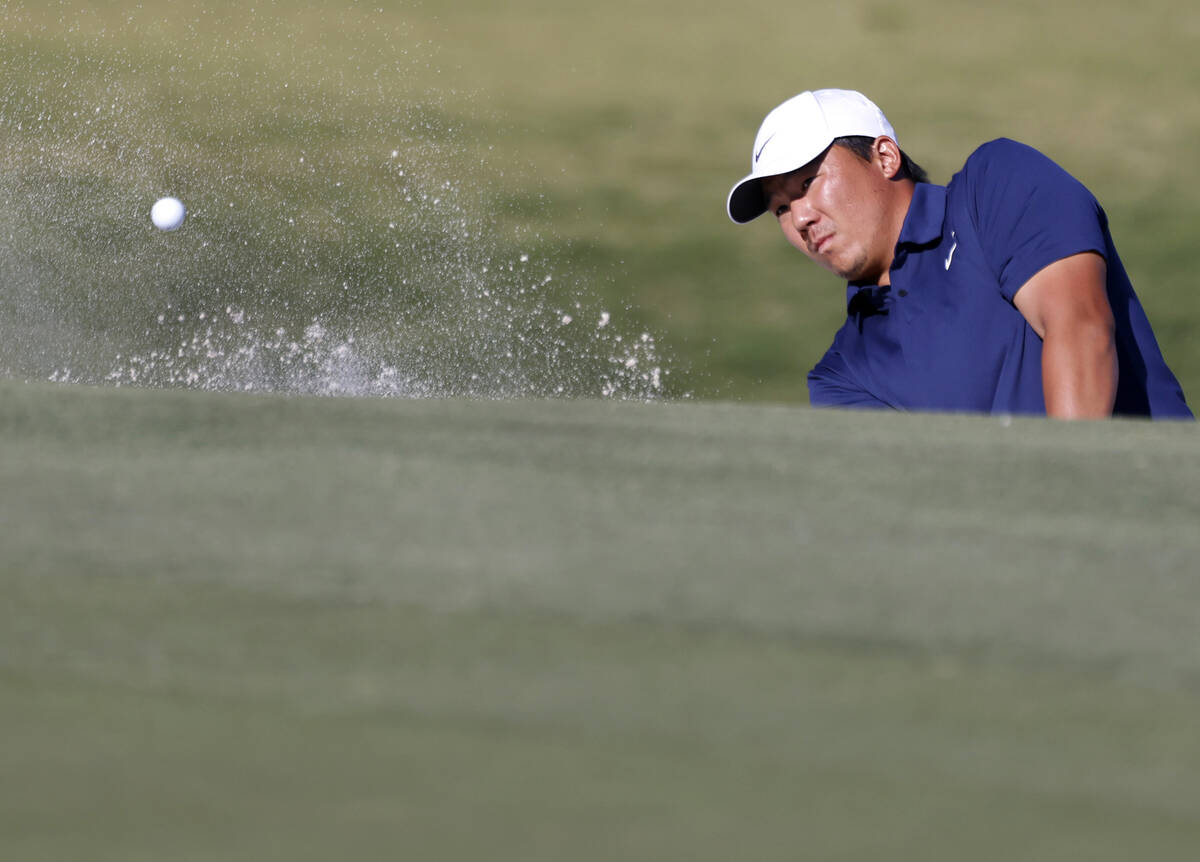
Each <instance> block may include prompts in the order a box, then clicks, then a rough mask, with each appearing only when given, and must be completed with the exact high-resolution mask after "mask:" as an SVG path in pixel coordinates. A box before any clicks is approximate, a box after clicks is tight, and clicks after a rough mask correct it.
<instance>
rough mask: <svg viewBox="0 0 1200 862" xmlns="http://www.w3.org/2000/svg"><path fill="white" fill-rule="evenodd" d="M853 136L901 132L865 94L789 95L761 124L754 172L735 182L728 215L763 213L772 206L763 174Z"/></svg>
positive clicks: (744, 217)
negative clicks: (766, 199) (765, 198)
mask: <svg viewBox="0 0 1200 862" xmlns="http://www.w3.org/2000/svg"><path fill="white" fill-rule="evenodd" d="M852 135H865V136H866V137H869V138H878V137H880V136H886V137H889V138H891V139H892V140H893V141H896V132H895V130H893V129H892V124H891V123H889V122H888V121H887V117H885V116H884V115H883V111H881V110H879V108H878V107H877V106H876V105H875V103H874V102H872V101H871V100H870V99H868V98H867V97H866V96H864V95H863V94H862V93H858V92H855V91H854V90H806V91H805V92H803V93H801V94H800V95H798V96H793V97H792V98H790V99H788V100H787V101H786V102H784V103H783V104H782V105H780V106H779V107H777V108H775V109H774V110H773V111H771V113H769V114H767V116H766V119H764V120H763V122H762V125H761V126H759V127H758V136H757V137H755V139H754V151H753V152H752V153H751V159H750V168H751V170H750V173H749V175H747V176H746V177H744V178H743V179H741V180H739V181H738V184H737V185H735V186H734V187H733V189H732V190H731V191H730V192H729V200H728V201H727V202H726V204H725V207H726V209H727V210H728V212H729V217H730V218H731V219H733V220H734V221H735V222H737V223H738V224H745V223H746V222H748V221H751V220H753V219H756V218H758V217H759V216H760V215H762V214H763V213H764V212H766V210H767V204H766V201H765V200H763V193H762V178H763V177H773V176H776V175H778V174H787V173H791V172H792V171H794V170H796V169H797V168H802V167H804V166H805V165H807V164H808V163H809V162H811V161H812V160H813V159H815V158H816V157H817V156H819V155H821V153H823V152H825V150H826V149H828V148H829V145H830V144H832V143H833V141H834V139H835V138H842V137H848V136H852ZM897 143H899V141H897Z"/></svg>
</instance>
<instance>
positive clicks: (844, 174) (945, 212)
mask: <svg viewBox="0 0 1200 862" xmlns="http://www.w3.org/2000/svg"><path fill="white" fill-rule="evenodd" d="M751 167H752V170H751V172H750V174H749V175H748V176H746V177H744V178H743V179H742V180H740V181H739V182H738V183H737V184H736V185H735V186H734V187H733V189H732V191H731V192H730V193H729V198H728V201H727V203H726V207H727V211H728V213H729V217H730V218H731V219H733V221H735V222H737V223H740V224H744V223H746V222H749V221H751V220H752V219H754V218H757V217H758V216H759V215H761V214H762V213H764V212H769V213H771V214H772V215H774V216H775V218H776V219H777V220H778V222H779V226H780V227H781V228H782V230H783V234H784V236H785V237H786V238H787V240H788V241H789V242H790V243H791V244H792V245H794V246H795V247H796V248H798V249H799V250H800V251H802V252H804V254H806V255H807V256H808V257H809V258H811V259H812V260H813V261H815V262H816V263H818V264H820V265H821V266H823V267H825V268H826V269H829V270H831V271H832V272H834V273H836V274H837V275H838V276H840V277H842V278H844V279H846V280H847V282H848V287H847V311H848V314H847V319H846V322H845V324H844V325H843V326H842V328H841V329H840V330H839V331H838V333H837V335H836V337H835V338H834V341H833V345H832V346H831V347H830V348H829V351H828V352H827V353H826V354H825V356H824V358H822V360H821V361H820V362H819V363H818V364H817V366H816V367H815V368H814V369H813V370H812V371H811V372H810V373H809V377H808V385H809V397H810V401H811V402H812V403H813V404H814V405H819V406H842V407H892V408H898V409H909V410H956V411H978V412H992V413H1034V414H1042V413H1045V414H1048V415H1050V416H1056V417H1062V418H1098V417H1104V416H1110V415H1112V414H1114V413H1116V414H1125V415H1138V416H1151V417H1154V418H1180V419H1185V418H1191V416H1192V414H1191V411H1190V410H1189V409H1188V406H1187V404H1186V402H1185V401H1184V397H1183V391H1182V390H1181V389H1180V386H1179V383H1178V382H1177V381H1176V379H1175V376H1174V375H1173V374H1172V373H1171V370H1170V369H1169V368H1168V367H1167V365H1166V362H1165V361H1164V360H1163V357H1162V353H1161V352H1160V350H1159V348H1158V344H1157V342H1156V341H1155V338H1154V333H1153V332H1152V330H1151V328H1150V324H1149V321H1148V320H1147V319H1146V315H1145V313H1144V312H1143V311H1142V307H1141V304H1140V303H1139V302H1138V299H1137V297H1136V296H1135V294H1134V292H1133V287H1132V286H1131V285H1130V282H1129V278H1128V276H1127V275H1126V274H1125V269H1124V267H1123V266H1122V265H1121V260H1120V258H1119V257H1118V256H1117V252H1116V249H1115V247H1114V246H1113V241H1112V237H1111V235H1110V234H1109V230H1108V220H1107V218H1106V216H1105V214H1104V211H1103V210H1102V209H1101V208H1100V206H1099V204H1098V203H1097V202H1096V199H1095V198H1094V197H1093V196H1092V195H1091V193H1090V192H1088V190H1087V189H1085V188H1084V187H1083V186H1082V185H1081V184H1080V183H1079V182H1078V181H1076V180H1075V179H1073V178H1072V177H1071V176H1070V175H1069V174H1067V173H1066V172H1065V171H1064V170H1063V169H1062V168H1060V167H1059V166H1058V165H1056V164H1054V163H1053V162H1052V161H1050V160H1049V159H1048V158H1046V157H1045V156H1043V155H1041V154H1040V153H1038V152H1037V151H1035V150H1033V149H1031V148H1029V147H1027V146H1024V145H1023V144H1018V143H1016V142H1014V141H1009V140H1003V139H1002V140H997V141H992V142H991V143H988V144H985V145H984V146H982V147H980V148H979V149H978V150H976V151H975V152H974V153H973V154H972V155H971V156H970V158H968V159H967V162H966V164H965V165H964V167H963V169H962V170H961V171H960V172H959V173H958V174H956V175H955V176H954V178H953V179H952V180H951V181H950V183H949V185H948V186H944V187H943V186H936V185H931V184H930V183H929V182H928V181H927V180H926V178H925V175H924V171H922V170H921V169H920V167H918V166H917V165H916V164H915V163H914V162H913V161H912V160H911V159H909V158H908V156H907V155H906V154H905V153H904V152H903V151H902V150H901V149H900V145H899V144H898V142H897V139H896V133H895V131H894V130H893V129H892V126H891V124H890V123H888V121H887V118H886V117H885V116H884V115H883V112H882V111H880V110H879V108H878V107H876V106H875V105H874V103H872V102H871V101H870V100H869V99H867V98H866V97H865V96H863V95H862V94H861V93H856V92H853V91H849V90H817V91H814V92H804V93H801V94H800V95H798V96H795V97H794V98H792V99H789V100H788V101H786V102H784V103H783V104H782V105H780V106H778V107H777V108H775V109H774V110H773V111H771V113H770V114H768V115H767V117H766V119H765V120H764V121H763V123H762V126H761V127H760V128H759V130H758V136H757V138H756V139H755V141H754V150H753V154H752V162H751Z"/></svg>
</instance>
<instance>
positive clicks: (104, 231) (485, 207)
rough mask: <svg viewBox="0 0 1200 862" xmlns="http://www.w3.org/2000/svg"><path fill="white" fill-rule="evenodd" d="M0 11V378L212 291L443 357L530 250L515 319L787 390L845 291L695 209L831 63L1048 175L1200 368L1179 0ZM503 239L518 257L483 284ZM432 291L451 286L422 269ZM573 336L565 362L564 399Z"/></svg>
mask: <svg viewBox="0 0 1200 862" xmlns="http://www.w3.org/2000/svg"><path fill="white" fill-rule="evenodd" d="M4 9H5V14H4V15H3V18H2V20H3V40H4V42H3V45H4V52H3V55H2V56H3V61H2V65H3V68H2V69H0V71H2V73H3V74H2V76H0V78H2V80H0V111H2V122H3V130H4V135H3V141H2V143H0V148H2V149H0V152H2V153H3V156H2V158H3V168H4V178H3V192H4V198H5V199H4V201H3V206H2V207H0V215H2V217H3V218H4V221H5V224H0V227H3V228H4V230H3V231H0V238H2V239H3V241H4V242H5V249H4V250H5V252H6V253H5V255H4V258H5V263H4V266H5V267H6V268H7V270H8V272H6V273H5V275H6V280H7V281H8V282H9V283H11V284H15V285H17V286H19V287H20V301H13V300H10V302H12V304H13V306H14V307H13V308H10V309H9V310H8V311H7V313H6V314H3V315H0V323H4V324H5V333H4V334H5V335H6V336H7V337H6V338H5V342H6V344H8V345H9V346H8V347H7V348H6V350H5V352H4V354H0V360H3V362H0V367H4V366H7V368H8V370H9V373H10V374H13V375H17V376H27V377H32V378H37V377H45V376H49V375H50V374H52V373H55V372H57V373H58V378H57V379H76V380H84V381H89V380H93V379H100V378H103V377H104V376H105V375H107V374H109V373H110V372H111V371H112V369H113V368H114V367H116V366H120V370H127V369H125V364H127V361H126V363H125V364H122V363H121V362H117V361H114V360H113V358H112V357H113V356H114V355H115V354H121V355H122V356H124V357H126V360H127V358H128V356H129V355H131V354H138V355H142V354H145V353H147V352H150V351H153V350H162V351H166V350H170V349H172V348H173V347H176V346H177V343H178V342H180V341H182V340H185V336H186V335H187V334H188V333H184V334H183V335H181V334H180V333H179V332H177V331H174V330H170V331H168V330H167V329H166V328H164V327H163V326H162V325H159V324H157V323H156V321H157V318H158V315H159V314H162V313H163V312H164V311H167V317H168V319H171V318H173V317H174V316H175V314H177V313H184V314H190V315H197V314H199V313H200V312H202V311H204V312H207V314H208V315H209V317H208V319H209V320H211V319H212V316H213V315H214V314H218V315H219V314H220V313H221V312H222V311H223V309H224V308H226V307H228V306H229V305H230V304H233V305H235V306H237V307H238V308H240V309H243V310H245V311H246V312H247V313H249V314H250V315H251V317H252V318H253V319H254V320H255V321H256V322H257V323H258V324H260V325H261V327H262V328H263V329H264V331H267V332H271V331H273V330H274V327H275V326H276V325H280V326H285V327H291V328H293V329H295V330H297V331H298V330H299V329H300V328H302V327H303V326H305V325H306V324H307V323H309V322H310V321H311V320H312V319H314V318H318V317H319V318H321V319H322V320H323V321H325V322H326V323H329V322H331V321H332V322H334V323H336V324H337V328H339V331H353V332H355V333H356V334H357V335H358V338H359V343H360V344H365V343H366V342H368V341H369V342H371V343H372V344H375V345H378V350H379V352H380V353H381V354H382V355H384V356H390V357H394V358H396V363H397V364H399V365H401V366H405V367H416V368H418V369H422V368H424V369H428V368H430V367H432V366H433V365H435V364H436V363H434V362H433V360H431V359H430V358H429V355H428V354H429V353H437V354H438V355H439V357H441V359H442V361H441V362H440V365H437V368H436V375H435V376H437V377H438V378H439V379H440V380H445V379H447V378H450V377H452V376H453V373H454V369H461V368H463V367H464V366H465V365H466V364H467V362H468V359H469V358H471V357H470V356H468V354H470V350H469V349H467V348H464V346H463V345H464V344H468V343H476V344H478V343H484V342H489V339H490V340H495V339H496V336H497V333H496V331H495V329H494V328H493V329H488V326H489V325H490V324H489V323H485V322H479V321H478V320H477V318H480V317H485V316H487V315H488V314H490V313H491V312H492V311H493V310H494V309H492V307H491V306H490V305H488V303H487V302H486V301H485V300H484V299H483V298H482V291H485V290H487V291H490V293H491V294H492V297H493V298H494V297H495V296H505V297H509V298H510V297H512V296H514V295H516V293H517V291H519V290H520V289H521V288H522V287H528V286H531V285H542V284H543V278H544V277H547V276H548V277H551V279H552V280H551V281H550V282H549V283H548V284H547V286H545V287H540V288H539V289H540V290H541V291H542V295H543V298H542V299H539V302H540V303H544V307H543V305H537V307H536V308H534V307H533V305H528V306H527V307H525V308H523V309H521V310H519V311H518V312H517V313H516V319H518V320H525V321H528V320H532V319H534V318H537V319H538V320H539V321H540V323H539V326H540V327H541V328H542V329H545V328H547V327H549V326H550V323H549V322H548V321H550V320H552V319H557V318H558V317H559V315H556V314H555V312H559V311H562V310H564V309H565V310H566V312H569V313H571V314H572V315H574V316H575V317H576V320H575V327H574V328H575V329H576V330H578V329H581V328H587V327H588V326H590V325H591V323H592V321H595V320H597V319H598V317H599V313H600V312H601V311H608V312H609V313H610V314H611V315H612V318H613V327H614V331H615V330H616V329H619V330H620V331H621V332H622V333H623V334H624V336H625V338H626V340H628V339H630V338H637V337H638V336H639V335H640V334H641V333H642V332H648V333H649V334H651V335H652V336H653V337H654V339H655V343H656V355H655V357H654V358H655V359H656V360H658V361H657V366H658V367H660V368H662V369H664V370H667V371H669V372H670V373H669V374H668V375H666V376H667V379H666V381H665V383H664V384H663V386H662V387H661V390H656V391H662V392H665V393H666V394H670V395H676V396H678V395H683V394H691V395H694V396H696V397H700V398H705V399H709V398H720V399H723V400H748V401H781V402H792V403H803V402H804V401H805V399H806V397H807V393H806V389H805V386H804V374H805V372H806V371H807V369H808V368H810V367H811V366H812V365H813V364H814V363H815V361H816V359H817V358H819V356H820V355H821V353H822V352H823V351H824V349H825V347H826V346H827V345H828V343H829V340H830V338H831V336H832V332H833V331H834V329H835V328H836V327H837V325H838V324H839V323H840V320H841V318H842V316H843V308H842V292H841V285H840V284H839V283H838V282H837V281H836V279H834V278H833V277H832V276H829V275H828V274H826V273H824V272H823V271H820V270H818V269H817V268H816V267H813V266H811V265H810V264H808V262H807V261H805V260H803V259H802V258H801V256H800V255H798V254H797V253H796V252H795V251H794V250H792V249H790V247H788V246H786V244H785V243H784V242H783V241H782V239H781V238H780V237H779V236H778V231H777V229H776V228H774V227H773V226H772V225H770V224H767V223H754V224H753V225H751V226H749V227H741V228H739V227H736V226H734V225H733V224H732V223H731V222H729V220H728V219H727V217H726V216H725V215H724V210H723V202H724V199H725V195H726V193H727V192H728V189H729V187H730V185H731V184H732V182H733V181H734V180H736V179H737V178H739V177H740V176H742V175H743V174H744V173H745V171H746V170H747V169H748V168H747V165H748V164H749V158H748V157H749V149H750V143H751V141H752V138H753V135H754V131H755V129H756V128H757V125H758V123H759V121H760V120H761V118H762V116H763V115H764V114H765V113H766V111H767V110H769V109H770V108H771V107H773V106H774V105H775V104H777V103H778V102H780V101H782V100H783V99H784V98H787V97H788V96H790V95H792V94H794V93H795V92H797V91H799V90H801V89H805V88H815V87H822V86H843V87H851V88H858V89H861V90H863V91H864V92H866V93H868V94H869V95H871V96H872V97H873V98H874V99H875V100H876V101H877V102H878V103H879V104H880V105H881V106H883V108H884V109H885V111H886V112H887V113H888V114H889V116H890V118H891V119H892V121H893V123H894V125H895V126H896V128H897V131H898V134H899V136H900V138H901V142H902V143H903V145H904V146H905V148H906V150H908V151H909V152H910V153H911V154H912V155H913V156H914V157H915V158H916V159H917V160H918V161H919V162H921V163H922V164H923V165H924V166H925V167H926V168H927V169H928V170H929V171H930V173H931V175H932V177H933V178H934V180H935V181H940V182H945V181H947V180H948V179H949V177H950V176H951V175H952V174H953V172H954V171H956V170H957V169H958V168H959V167H960V166H961V164H962V162H963V160H964V159H965V158H966V156H967V155H968V153H970V151H971V150H972V149H973V148H974V147H975V146H977V145H978V144H980V143H982V142H983V141H986V140H989V139H991V138H995V137H999V136H1008V137H1014V138H1017V139H1019V140H1023V141H1026V142H1028V143H1030V144H1033V145H1035V146H1037V147H1039V148H1041V149H1043V150H1044V151H1045V152H1047V153H1048V154H1049V155H1051V156H1052V157H1053V158H1055V159H1057V160H1058V161H1059V162H1060V163H1062V164H1063V165H1064V166H1065V167H1066V168H1068V169H1069V170H1071V171H1072V172H1073V173H1075V174H1076V175H1077V176H1079V177H1080V178H1081V179H1082V180H1083V181H1084V182H1085V183H1086V184H1088V185H1089V186H1090V187H1091V188H1092V189H1093V190H1094V191H1095V192H1096V194H1097V195H1098V197H1099V198H1100V200H1101V202H1102V203H1103V204H1104V205H1105V207H1106V209H1107V211H1108V214H1109V217H1110V219H1111V222H1112V225H1113V230H1114V234H1115V236H1116V238H1117V241H1118V247H1119V249H1120V250H1121V252H1122V254H1123V257H1124V260H1125V263H1126V266H1127V268H1128V269H1129V271H1130V273H1131V276H1132V278H1133V280H1134V283H1135V286H1136V288H1137V290H1138V291H1139V294H1140V296H1141V298H1142V300H1143V302H1144V304H1145V306H1146V308H1147V311H1148V313H1149V316H1150V318H1151V321H1152V323H1153V325H1154V327H1155V329H1156V332H1157V333H1158V335H1159V337H1160V341H1161V343H1162V347H1163V349H1164V352H1165V353H1166V356H1167V359H1168V361H1169V362H1170V364H1171V365H1172V367H1173V368H1174V369H1175V370H1176V372H1177V374H1178V376H1179V377H1180V378H1181V382H1182V383H1183V385H1184V390H1185V392H1190V391H1192V390H1193V389H1196V388H1197V386H1200V348H1198V347H1197V343H1198V342H1197V339H1196V338H1195V337H1194V333H1195V331H1196V328H1197V323H1198V320H1200V305H1198V301H1197V299H1196V295H1195V291H1194V290H1193V289H1192V288H1193V281H1194V278H1193V273H1192V257H1193V252H1194V247H1195V237H1196V236H1197V234H1198V233H1200V205H1198V196H1200V192H1198V191H1197V189H1200V182H1198V180H1200V176H1198V174H1200V168H1198V167H1197V166H1196V162H1195V159H1194V158H1192V149H1193V147H1192V142H1193V141H1194V140H1195V139H1196V136H1197V134H1198V133H1200V106H1198V105H1197V101H1196V99H1195V98H1194V94H1195V92H1196V90H1197V87H1198V86H1200V64H1198V63H1197V62H1196V60H1195V59H1194V58H1195V57H1196V56H1197V51H1196V47H1197V42H1198V41H1200V21H1198V16H1200V12H1197V10H1196V9H1195V7H1194V4H1189V3H1184V2H1164V0H1150V2H1148V3H1147V4H1143V5H1139V6H1138V7H1137V8H1136V9H1133V8H1130V7H1129V5H1128V4H1125V3H1117V2H1106V0H1102V2H1097V3H1091V4H1088V5H1087V7H1086V9H1084V8H1083V7H1080V6H1079V5H1077V4H1074V3H1034V2H999V3H986V4H985V3H934V2H920V3H917V4H899V3H887V2H847V3H841V4H837V6H836V7H832V8H826V7H809V6H805V5H799V6H795V5H793V6H788V7H781V6H780V5H779V4H775V3H760V2H749V3H743V2H739V3H711V4H705V5H704V6H703V7H696V5H695V4H693V3H684V2H671V1H670V0H667V2H649V3H645V2H637V3H626V2H621V0H617V2H613V3H608V4H603V5H594V4H582V3H549V2H535V0H516V2H507V3H503V4H494V3H482V2H470V0H465V2H456V3H441V2H417V3H384V2H380V3H374V4H356V3H325V4H321V5H320V6H319V7H313V6H312V5H311V4H301V3H287V2H267V3H260V4H255V6H254V7H244V6H243V5H241V4H220V3H207V4H187V3H184V4H170V5H168V4H156V3H140V4H124V3H106V4H86V5H82V4H70V3H59V4H55V3H50V4H48V5H46V6H43V5H42V4H38V5H34V4H24V3H11V2H10V3H6V4H4ZM393 153H395V154H396V155H395V156H394V157H393V155H392V154H393ZM400 170H404V171H405V173H404V175H403V177H401V176H400V175H399V173H398V172H399V171H400ZM167 193H173V194H177V195H178V196H180V197H181V198H183V199H184V200H185V202H187V204H188V205H189V208H190V209H191V211H192V217H191V220H190V221H189V222H188V224H187V228H186V230H182V231H180V232H178V233H177V234H174V235H170V236H162V235H158V234H156V233H155V232H154V231H153V230H152V229H150V228H149V226H148V221H147V218H146V214H147V213H148V211H149V206H150V204H151V203H152V202H153V200H154V199H155V198H156V197H157V196H159V195H162V194H167ZM423 195H424V197H422V196H423ZM435 200H436V201H437V203H436V204H435V203H434V202H433V201H435ZM521 255H526V256H528V258H529V262H528V265H527V268H528V269H529V272H528V274H527V277H526V279H525V280H524V281H521V280H520V279H519V278H516V277H512V276H507V275H504V273H506V272H508V270H507V269H506V267H507V266H510V265H511V264H512V262H513V261H514V260H519V259H520V256H521ZM489 265H490V266H489ZM484 267H488V272H487V274H486V275H482V272H483V269H484ZM519 268H520V267H518V269H519ZM534 269H536V273H534V272H533V270H534ZM452 285H458V286H459V287H460V288H461V287H462V286H463V285H467V287H466V288H463V289H464V290H466V291H467V293H469V294H470V295H469V296H467V297H463V296H457V295H442V294H437V292H436V291H437V290H438V289H442V290H449V289H450V286H452ZM12 294H13V290H10V297H11V296H12ZM576 304H579V306H580V308H579V309H578V310H576V309H575V305H576ZM30 308H36V309H37V312H36V313H34V312H30V311H29V310H28V309H30ZM431 308H437V309H440V311H433V310H431ZM451 308H457V309H458V310H457V311H455V312H451V311H448V310H447V309H451ZM23 310H24V311H23ZM543 312H544V314H543ZM22 314H24V317H22ZM14 321H17V322H14ZM464 321H469V324H468V323H466V322H464ZM507 322H508V323H511V322H512V320H511V319H510V320H508V321H507ZM18 323H19V324H20V325H18ZM33 330H37V336H36V337H35V336H32V335H26V334H24V333H28V332H31V331H33ZM188 332H190V330H189V331H188ZM398 333H402V334H398ZM555 337H557V336H555ZM544 341H553V338H551V337H550V336H543V342H544ZM416 342H421V343H427V344H428V345H429V348H428V351H427V354H425V355H417V354H415V353H414V352H413V350H412V345H413V344H414V343H416ZM589 344H591V346H593V347H594V346H595V345H594V344H592V343H591V342H589ZM602 346H603V347H604V348H605V349H607V348H610V347H611V346H612V345H611V343H608V342H606V343H605V344H604V345H602ZM504 352H505V351H503V350H501V351H499V354H500V355H501V356H503V354H504ZM547 352H553V345H550V344H546V343H539V344H538V345H537V346H536V347H535V348H533V349H531V350H530V353H531V355H530V356H528V357H525V358H520V357H519V358H518V359H517V360H514V361H516V362H518V363H519V364H522V363H523V364H522V368H523V369H527V368H528V367H530V366H534V365H538V364H539V363H540V362H543V360H544V358H545V354H546V353H547ZM610 352H611V351H610ZM583 353H587V349H586V347H584V346H576V347H574V348H572V353H571V358H570V359H569V360H567V361H565V365H566V367H565V368H564V369H560V376H562V377H565V378H570V380H569V381H568V385H567V387H566V388H567V389H568V390H569V391H571V392H577V393H579V394H594V391H595V388H596V387H594V386H592V385H591V384H592V382H593V381H594V379H595V377H596V372H595V370H594V368H593V367H592V366H590V365H588V363H587V362H585V361H583V360H582V359H579V358H578V356H579V355H580V354H583ZM35 354H36V357H35ZM605 358H607V356H606V357H605ZM475 359H476V361H477V362H478V364H479V365H480V367H489V366H490V367H495V366H496V365H497V364H498V363H497V356H496V355H487V356H483V357H475ZM418 373H419V372H418ZM514 373H515V372H514ZM523 373H524V372H523ZM182 376H183V377H185V378H186V374H185V375H182ZM202 376H203V375H202ZM210 376H211V375H210ZM526 376H528V375H526ZM123 379H125V380H129V379H130V378H129V375H128V374H125V375H124V377H123ZM141 382H145V378H142V381H141ZM465 388H466V387H464V386H463V385H456V386H451V387H450V390H451V392H452V394H453V393H456V392H462V391H464V389H465ZM644 389H645V387H642V388H641V389H639V388H638V387H626V390H627V391H630V394H631V395H632V396H633V397H640V396H641V395H643V394H645V392H644ZM523 391H526V392H532V393H533V394H553V393H554V391H555V389H554V386H553V385H549V384H547V383H541V382H539V383H536V385H531V386H530V387H526V389H525V390H523ZM485 394H487V393H486V392H485ZM500 394H508V391H507V390H505V391H501V393H500Z"/></svg>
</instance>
